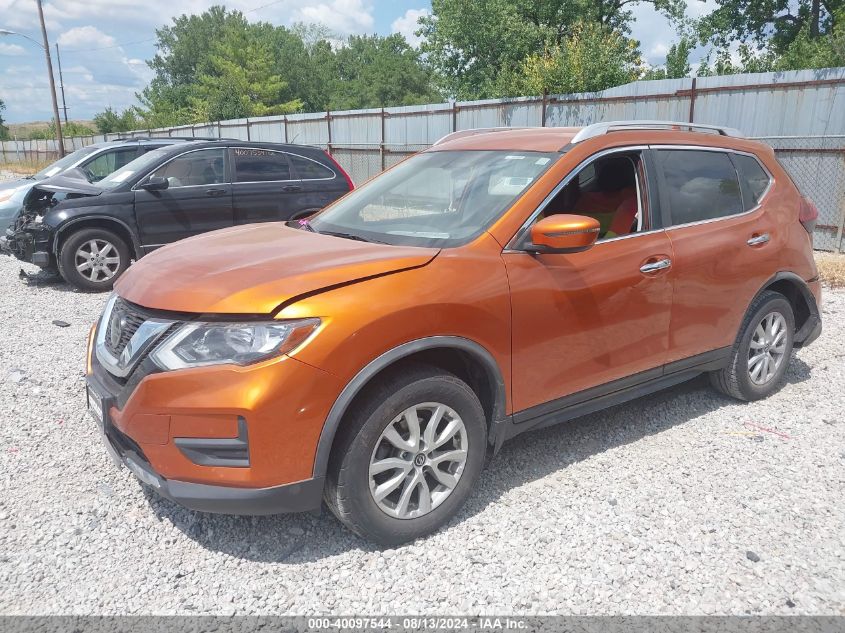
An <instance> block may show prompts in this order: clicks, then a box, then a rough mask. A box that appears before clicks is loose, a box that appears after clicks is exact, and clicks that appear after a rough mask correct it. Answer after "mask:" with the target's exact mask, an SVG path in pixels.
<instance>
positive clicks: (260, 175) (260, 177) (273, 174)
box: [231, 147, 302, 224]
mask: <svg viewBox="0 0 845 633" xmlns="http://www.w3.org/2000/svg"><path fill="white" fill-rule="evenodd" d="M231 156H232V165H233V167H234V179H233V182H232V196H233V204H234V212H235V224H249V223H251V222H278V221H279V220H289V219H290V218H291V217H294V216H295V215H296V214H297V211H299V210H300V205H299V201H298V199H299V197H300V196H301V193H302V183H300V181H299V180H298V179H297V178H296V177H295V176H294V175H293V174H292V171H291V165H290V161H289V160H288V155H287V154H286V153H285V152H280V151H276V150H270V149H263V148H253V147H234V148H232V150H231Z"/></svg>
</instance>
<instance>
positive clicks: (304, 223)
mask: <svg viewBox="0 0 845 633" xmlns="http://www.w3.org/2000/svg"><path fill="white" fill-rule="evenodd" d="M285 224H286V225H287V226H289V227H291V228H292V229H301V230H303V231H310V232H311V233H319V231H318V230H317V229H315V228H314V227H313V226H311V223H310V222H309V221H308V220H306V219H302V220H288V221H287V222H285Z"/></svg>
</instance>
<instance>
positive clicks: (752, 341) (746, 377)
mask: <svg viewBox="0 0 845 633" xmlns="http://www.w3.org/2000/svg"><path fill="white" fill-rule="evenodd" d="M773 315H774V316H773ZM770 318H771V319H773V320H771V321H770ZM775 323H776V324H777V325H779V326H780V327H779V328H778V329H777V330H776V331H777V334H776V335H775V336H774V337H771V336H770V331H771V328H770V326H774V325H775ZM783 328H785V331H784V333H783V334H782V335H781V334H780V332H781V331H782V330H783ZM761 332H762V334H763V336H762V337H761ZM794 336H795V315H794V313H793V310H792V305H791V304H790V303H789V301H788V300H787V299H786V297H784V296H783V295H782V294H779V293H777V292H771V291H765V292H763V293H762V294H761V295H760V296H759V297H757V298H756V299H755V300H754V301H753V302H752V304H751V306H750V307H749V308H748V312H747V313H746V316H745V319H744V321H743V323H742V327H741V328H740V331H739V336H738V337H737V340H736V342H735V343H734V346H733V349H732V350H731V357H730V362H729V364H728V366H727V367H725V368H723V369H720V370H718V371H714V372H711V374H710V382H711V384H712V385H713V386H714V387H715V388H716V389H717V390H718V391H721V392H722V393H724V394H725V395H728V396H731V397H733V398H736V399H738V400H746V401H751V400H760V399H761V398H766V397H767V396H769V395H771V394H772V393H774V392H775V390H777V389H778V387H779V386H780V383H781V381H782V379H783V376H784V374H785V373H786V369H787V367H788V365H789V361H790V359H791V357H792V342H793V338H794ZM772 338H774V339H775V344H774V345H772V344H771V339H772ZM781 339H782V342H778V341H781ZM761 342H762V347H760V345H761ZM752 345H753V346H754V347H752ZM757 350H760V351H757ZM763 353H767V354H768V356H769V357H770V360H769V361H766V360H765V359H763V360H755V358H757V357H758V356H760V355H762V354H763ZM765 362H769V366H768V367H766V366H765ZM773 365H774V366H773ZM755 374H756V376H755Z"/></svg>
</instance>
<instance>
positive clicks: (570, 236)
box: [529, 213, 601, 253]
mask: <svg viewBox="0 0 845 633" xmlns="http://www.w3.org/2000/svg"><path fill="white" fill-rule="evenodd" d="M600 231H601V226H600V225H599V222H598V220H596V219H594V218H589V217H587V216H584V215H569V214H564V213H561V214H558V215H550V216H549V217H547V218H543V219H542V220H540V221H539V222H536V223H535V224H534V226H532V227H531V242H532V244H533V246H534V247H535V248H533V249H531V248H529V250H535V251H536V252H539V253H579V252H581V251H585V250H587V249H588V248H590V247H592V246H593V244H595V243H596V240H597V239H598V237H599V232H600Z"/></svg>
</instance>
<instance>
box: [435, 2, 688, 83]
mask: <svg viewBox="0 0 845 633" xmlns="http://www.w3.org/2000/svg"><path fill="white" fill-rule="evenodd" d="M641 2H645V3H648V4H651V5H653V6H654V7H655V8H656V9H658V10H659V11H661V12H663V13H664V14H666V15H668V16H669V17H670V18H671V19H679V18H680V17H681V16H682V15H683V9H684V6H685V2H684V0H531V1H526V0H432V13H431V15H430V16H427V17H424V18H422V19H421V21H420V23H421V27H422V29H421V32H422V34H423V35H424V36H425V38H426V39H425V42H424V43H423V46H422V50H423V52H424V53H425V54H426V55H427V58H428V61H429V62H430V63H431V65H432V66H433V68H434V70H435V71H436V73H437V74H438V76H439V77H440V82H441V87H442V88H443V90H444V91H445V92H446V93H448V94H449V95H450V96H454V97H456V98H458V99H479V98H487V97H496V96H499V95H500V94H501V92H502V91H501V77H502V75H506V76H512V75H513V74H514V73H516V72H518V71H519V70H520V69H521V68H522V64H523V62H524V61H525V60H526V58H528V57H529V56H532V55H538V54H539V55H543V54H544V51H554V50H555V49H556V48H557V47H560V46H561V45H562V44H563V41H564V40H565V39H567V38H568V37H570V36H572V35H573V34H575V31H576V30H577V29H583V25H584V24H592V25H594V26H597V27H598V28H599V29H601V30H602V31H604V32H608V33H610V32H617V33H620V34H623V35H627V34H628V32H629V24H630V21H631V13H630V11H629V10H628V7H629V6H632V5H633V4H639V3H641Z"/></svg>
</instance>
